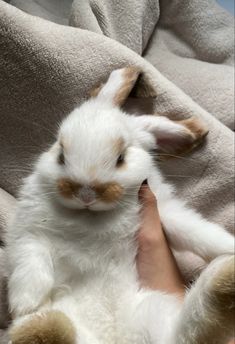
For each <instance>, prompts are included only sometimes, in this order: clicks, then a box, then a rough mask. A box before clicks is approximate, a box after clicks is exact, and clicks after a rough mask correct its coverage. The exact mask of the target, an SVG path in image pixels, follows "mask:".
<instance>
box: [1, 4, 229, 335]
mask: <svg viewBox="0 0 235 344" xmlns="http://www.w3.org/2000/svg"><path fill="white" fill-rule="evenodd" d="M10 2H11V4H7V3H6V2H4V1H2V0H0V95H1V97H0V119H1V122H0V145H1V150H0V183H1V184H0V186H1V187H2V189H3V190H5V191H6V192H8V193H9V194H11V195H13V196H17V190H18V188H19V186H20V184H21V182H22V177H23V176H25V175H27V173H28V172H29V171H30V169H31V165H32V163H33V161H34V160H35V157H36V156H37V154H38V153H39V152H41V151H42V150H43V149H44V148H45V147H47V146H48V144H49V143H50V142H52V141H53V138H54V135H55V133H56V128H57V125H58V122H59V121H60V120H61V119H62V118H63V117H64V116H65V115H66V114H67V113H68V112H69V111H70V110H71V109H73V108H74V107H75V106H76V105H78V104H80V103H81V102H82V101H83V100H84V99H86V97H87V95H88V92H89V90H90V89H91V88H92V87H93V86H94V85H97V84H98V83H99V82H100V81H102V80H104V79H105V78H107V76H108V74H109V73H110V71H111V70H113V69H115V68H119V67H123V66H126V65H136V66H139V67H140V68H141V69H142V71H143V76H142V77H141V79H140V80H139V82H138V83H137V85H136V87H135V90H134V92H133V94H132V98H131V99H129V100H128V102H127V104H126V107H128V109H130V111H132V112H135V111H137V112H140V113H155V112H157V113H159V114H161V115H166V116H171V117H175V118H178V119H179V118H184V117H188V116H191V115H196V116H199V117H202V118H203V120H204V121H205V122H206V123H207V125H208V127H209V129H210V133H209V135H208V138H207V142H206V143H205V144H204V145H203V146H202V147H201V148H200V149H197V150H196V151H195V152H193V153H192V154H191V155H190V156H187V157H183V158H175V159H172V160H169V161H167V162H164V163H162V169H163V172H164V174H165V176H166V178H167V179H169V180H170V181H171V182H172V183H173V184H174V185H175V186H176V189H177V192H178V194H179V196H180V197H182V198H184V199H186V200H187V201H188V202H189V204H190V205H192V206H193V207H194V208H196V209H197V210H199V211H200V212H201V213H202V214H203V215H204V216H206V217H207V218H208V219H210V220H213V221H215V222H218V223H220V224H223V225H225V226H226V228H227V229H228V230H232V227H233V219H234V213H233V187H234V185H233V154H234V149H233V137H234V136H233V135H234V134H233V132H232V130H231V129H232V128H233V120H234V114H233V110H234V107H233V98H234V97H233V92H234V91H233V74H234V69H233V19H232V17H231V16H230V15H229V14H228V13H227V12H225V11H224V10H223V9H222V8H220V7H219V6H217V5H216V3H215V2H214V1H212V0H191V1H190V2H189V1H186V0H181V1H179V0H178V1H177V0H171V1H169V0H164V1H160V2H159V1H157V0H142V1H134V0H127V1H123V0H122V1H120V0H119V1H117V0H92V1H88V0H83V1H79V0H75V1H74V2H73V3H72V1H67V0H64V1H63V0H60V1H58V0H37V1H36V0H35V1H33V0H30V1H22V0H21V1H20V0H14V1H10ZM13 5H15V6H17V7H19V8H21V9H22V10H23V11H21V10H19V9H17V8H16V7H15V6H13ZM26 12H27V13H26ZM30 13H31V14H33V15H34V16H31V15H30ZM39 17H42V18H44V19H42V18H39ZM58 23H59V24H63V25H58ZM190 97H191V98H190ZM192 99H193V100H192ZM203 108H204V109H203ZM6 192H3V193H2V194H0V200H1V201H0V214H1V215H0V219H3V221H2V220H0V221H1V224H2V230H5V228H6V222H7V219H8V218H9V216H10V215H11V214H12V213H13V209H14V200H13V199H12V198H11V197H10V196H9V195H7V193H6ZM2 195H3V196H2ZM6 195H7V196H6ZM6 214H8V215H6ZM2 230H1V232H0V235H1V233H2ZM3 251H4V250H2V251H1V256H0V259H1V264H2V265H3V256H4V252H3ZM2 265H0V269H1V268H2ZM0 276H1V278H2V274H1V272H0ZM0 281H2V279H0ZM0 283H2V282H0ZM0 299H1V298H0ZM0 309H1V310H2V309H3V307H2V306H1V305H0ZM3 320H4V319H3V317H2V316H1V315H0V322H1V323H2V324H0V327H1V326H2V327H3ZM4 321H5V320H4ZM0 336H1V334H0ZM0 338H1V337H0ZM0 341H1V339H0Z"/></svg>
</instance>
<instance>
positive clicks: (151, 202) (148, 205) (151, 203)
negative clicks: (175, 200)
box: [139, 181, 157, 211]
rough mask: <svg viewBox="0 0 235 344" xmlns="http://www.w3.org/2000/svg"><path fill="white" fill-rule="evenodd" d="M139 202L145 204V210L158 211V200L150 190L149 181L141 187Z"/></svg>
mask: <svg viewBox="0 0 235 344" xmlns="http://www.w3.org/2000/svg"><path fill="white" fill-rule="evenodd" d="M139 200H140V202H141V203H142V204H143V208H144V209H146V210H147V209H148V210H151V211H152V210H154V209H157V199H156V197H155V195H154V194H153V192H152V191H151V190H150V187H149V186H148V184H147V181H144V182H143V184H142V185H141V187H140V190H139Z"/></svg>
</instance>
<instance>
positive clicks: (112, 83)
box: [91, 67, 140, 106]
mask: <svg viewBox="0 0 235 344" xmlns="http://www.w3.org/2000/svg"><path fill="white" fill-rule="evenodd" d="M139 73H140V69H139V68H138V67H126V68H122V69H116V70H114V71H113V72H112V73H111V74H110V76H109V78H108V80H107V82H106V83H104V84H102V85H100V86H99V87H97V88H95V89H94V90H92V91H91V96H92V97H95V98H96V99H99V100H101V101H103V102H109V103H111V104H112V105H114V106H121V105H122V104H123V103H124V101H125V100H126V98H127V97H128V95H129V93H130V91H131V90H132V88H133V86H134V84H135V82H136V80H137V78H138V76H139Z"/></svg>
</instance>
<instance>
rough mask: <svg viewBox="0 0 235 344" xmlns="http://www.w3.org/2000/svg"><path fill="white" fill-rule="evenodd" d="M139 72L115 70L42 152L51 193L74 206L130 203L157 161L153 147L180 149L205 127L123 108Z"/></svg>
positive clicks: (97, 207)
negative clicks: (153, 157) (126, 110)
mask: <svg viewBox="0 0 235 344" xmlns="http://www.w3.org/2000/svg"><path fill="white" fill-rule="evenodd" d="M137 76H138V72H137V71H136V70H135V69H133V68H123V69H119V70H115V71H113V72H112V73H111V75H110V77H109V79H108V81H107V82H106V83H105V84H104V85H103V86H102V87H100V88H99V89H97V90H96V91H95V93H94V94H93V97H92V98H91V99H89V100H88V101H87V102H85V103H84V104H82V105H81V106H80V107H78V108H76V109H75V110H74V111H73V112H72V113H71V114H70V115H69V116H68V117H67V118H66V119H65V120H64V121H63V123H62V125H61V127H60V130H59V134H58V140H57V142H56V143H55V144H54V145H53V146H52V148H51V149H50V150H49V151H48V152H46V153H44V154H42V156H41V157H40V159H39V161H38V164H37V167H36V169H37V173H38V175H39V177H40V178H41V180H42V186H43V187H44V188H45V187H46V189H47V191H48V190H51V191H52V192H51V193H50V192H48V194H50V195H51V197H53V198H55V199H56V200H58V201H59V202H60V203H62V204H63V205H64V206H66V207H69V208H75V209H86V208H87V209H89V210H97V211H102V210H109V209H112V208H114V207H117V206H128V204H130V202H131V201H132V200H133V198H136V197H137V194H138V190H139V188H140V185H141V183H142V182H143V181H144V180H145V179H147V178H148V176H149V173H150V171H151V169H152V166H153V159H152V155H151V153H150V152H151V151H152V150H153V149H159V150H163V151H171V152H173V151H174V150H176V151H177V150H178V151H182V150H186V149H189V148H190V147H192V146H193V145H194V144H195V142H197V141H198V139H200V138H201V137H202V136H203V135H205V130H204V128H203V127H202V126H201V123H199V122H198V120H195V119H189V120H185V121H181V122H175V121H171V120H169V119H167V118H166V117H163V116H153V115H143V116H138V117H137V116H131V115H128V114H126V113H124V112H123V111H122V110H121V109H120V105H121V104H122V102H123V101H124V100H125V98H126V97H127V95H128V93H129V92H130V90H131V88H132V86H133V83H134V82H135V80H136V78H137Z"/></svg>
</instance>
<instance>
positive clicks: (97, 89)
mask: <svg viewBox="0 0 235 344" xmlns="http://www.w3.org/2000/svg"><path fill="white" fill-rule="evenodd" d="M103 86H104V84H103V83H102V84H100V85H99V86H96V87H94V88H93V89H92V90H91V91H90V94H89V95H90V97H92V98H95V97H97V96H98V94H99V93H100V91H101V89H102V88H103Z"/></svg>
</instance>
